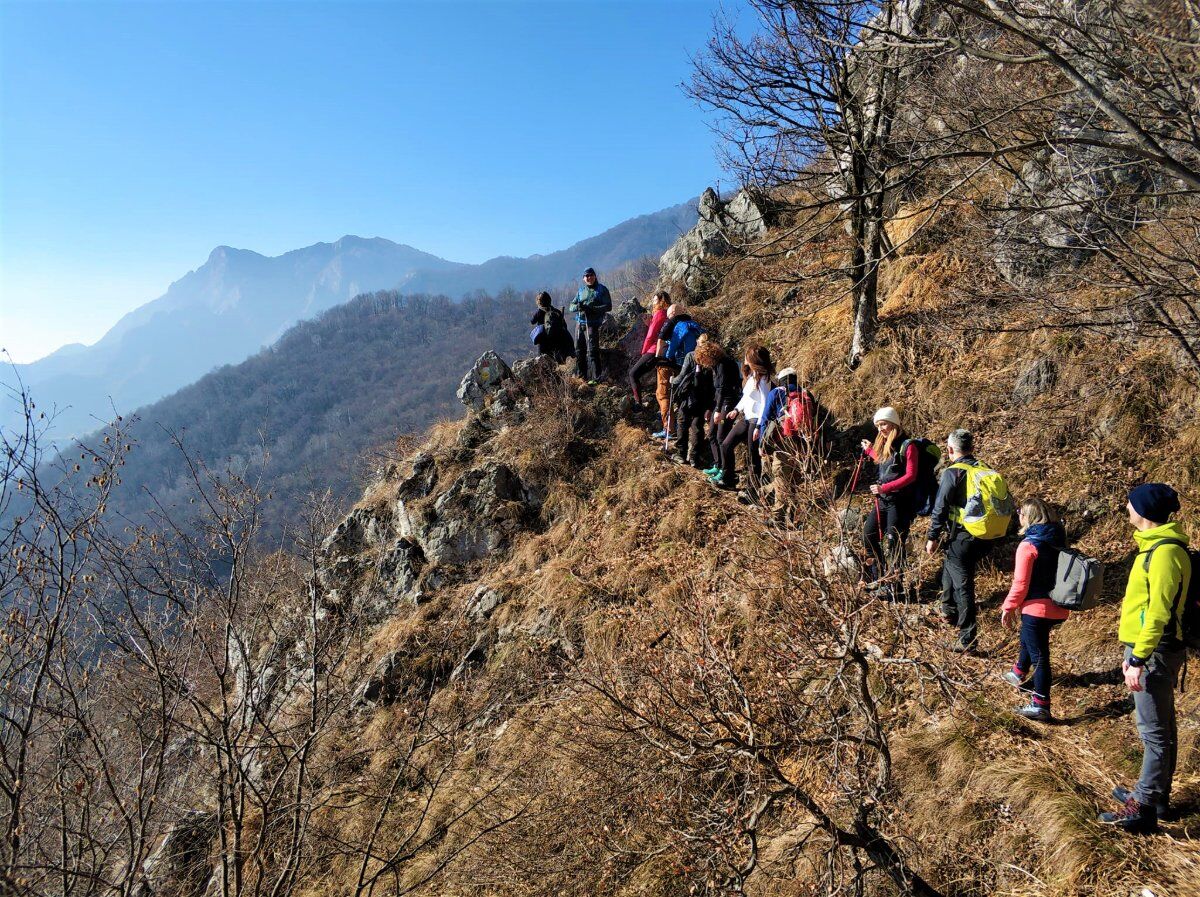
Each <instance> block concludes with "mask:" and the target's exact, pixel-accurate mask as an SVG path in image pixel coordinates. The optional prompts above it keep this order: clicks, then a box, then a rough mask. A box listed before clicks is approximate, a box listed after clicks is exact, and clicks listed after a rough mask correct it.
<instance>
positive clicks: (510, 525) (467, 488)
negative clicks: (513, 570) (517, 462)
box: [396, 461, 540, 564]
mask: <svg viewBox="0 0 1200 897" xmlns="http://www.w3.org/2000/svg"><path fill="white" fill-rule="evenodd" d="M539 505H540V500H539V497H538V496H537V495H536V494H535V493H534V492H533V491H532V490H530V489H527V488H526V487H525V484H524V483H522V482H521V478H520V477H519V476H517V474H516V473H515V472H513V470H512V468H510V467H508V465H506V464H501V463H498V462H496V461H489V462H487V463H485V464H483V465H482V466H480V467H476V468H473V469H472V470H469V471H467V472H466V473H465V474H463V475H462V476H461V477H459V478H458V479H457V480H456V481H455V482H454V483H453V484H451V486H450V488H449V489H447V490H446V491H445V492H443V493H442V494H441V495H439V496H438V497H437V499H436V500H435V501H434V502H433V503H432V505H429V504H427V505H423V506H421V507H419V508H417V509H415V510H414V509H413V508H412V507H411V506H410V505H409V504H408V503H407V502H405V501H404V500H403V499H401V500H400V501H399V502H398V503H397V506H396V521H397V529H398V531H399V533H400V535H401V536H410V537H412V538H413V539H415V540H416V541H417V542H418V543H419V544H420V546H421V550H422V551H423V552H424V554H425V557H427V558H428V559H429V560H431V561H433V562H435V563H437V564H466V563H469V562H471V561H475V560H479V559H481V558H484V557H486V556H487V555H488V554H489V553H491V552H492V551H495V550H496V549H497V548H499V547H501V546H502V545H504V544H505V543H507V541H508V540H509V538H510V537H511V536H512V535H514V534H515V533H516V532H518V531H520V530H521V529H523V528H524V527H526V526H527V525H528V524H529V523H530V522H532V520H533V518H534V517H535V516H536V513H537V509H538V506H539Z"/></svg>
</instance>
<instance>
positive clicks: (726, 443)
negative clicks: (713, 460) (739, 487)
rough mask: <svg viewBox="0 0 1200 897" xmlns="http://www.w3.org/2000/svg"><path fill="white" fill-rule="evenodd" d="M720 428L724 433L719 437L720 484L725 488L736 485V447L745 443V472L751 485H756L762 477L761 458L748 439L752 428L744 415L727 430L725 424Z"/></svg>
mask: <svg viewBox="0 0 1200 897" xmlns="http://www.w3.org/2000/svg"><path fill="white" fill-rule="evenodd" d="M721 426H722V430H723V431H724V432H723V434H722V437H721V482H722V483H723V484H724V485H726V486H733V485H735V484H736V483H737V447H738V444H739V443H745V445H746V470H747V473H749V474H750V481H751V484H752V485H757V484H758V481H759V479H760V478H761V477H762V456H761V455H759V453H758V443H757V442H754V441H753V440H752V439H751V438H750V437H751V436H752V435H753V433H754V428H753V427H752V426H751V425H750V422H749V421H747V420H746V417H745V415H739V416H738V419H737V420H735V421H734V422H733V423H732V424H729V429H727V430H726V429H724V428H725V424H722V425H721Z"/></svg>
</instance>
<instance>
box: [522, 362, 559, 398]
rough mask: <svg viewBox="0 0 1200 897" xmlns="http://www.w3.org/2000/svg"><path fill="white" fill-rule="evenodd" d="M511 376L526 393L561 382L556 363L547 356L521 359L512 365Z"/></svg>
mask: <svg viewBox="0 0 1200 897" xmlns="http://www.w3.org/2000/svg"><path fill="white" fill-rule="evenodd" d="M512 374H513V379H514V380H516V381H517V383H518V384H520V386H521V389H522V390H524V391H526V392H528V391H529V390H530V389H533V388H536V387H537V386H540V385H548V384H551V383H561V382H562V374H561V373H560V372H559V370H558V363H557V362H556V361H555V360H554V358H553V357H551V356H549V355H535V356H534V357H533V358H523V359H521V360H520V361H518V362H517V363H516V364H514V365H513V367H512Z"/></svg>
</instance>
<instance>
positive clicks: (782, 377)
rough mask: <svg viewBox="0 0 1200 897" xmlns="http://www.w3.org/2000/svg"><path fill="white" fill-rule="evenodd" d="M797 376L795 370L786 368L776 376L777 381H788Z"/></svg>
mask: <svg viewBox="0 0 1200 897" xmlns="http://www.w3.org/2000/svg"><path fill="white" fill-rule="evenodd" d="M795 376H796V369H795V368H784V369H783V370H782V371H780V372H779V373H778V374H776V375H775V379H776V380H786V379H787V378H788V377H795Z"/></svg>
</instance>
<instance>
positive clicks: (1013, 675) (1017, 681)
mask: <svg viewBox="0 0 1200 897" xmlns="http://www.w3.org/2000/svg"><path fill="white" fill-rule="evenodd" d="M1000 678H1001V679H1003V680H1004V681H1005V682H1007V683H1008V684H1009V685H1011V686H1012V687H1013V688H1019V689H1021V690H1022V691H1024V690H1025V682H1026V681H1027V680H1028V679H1029V674H1028V673H1026V674H1025V675H1024V676H1018V675H1017V671H1016V670H1005V671H1004V672H1003V673H1001V674H1000Z"/></svg>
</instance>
